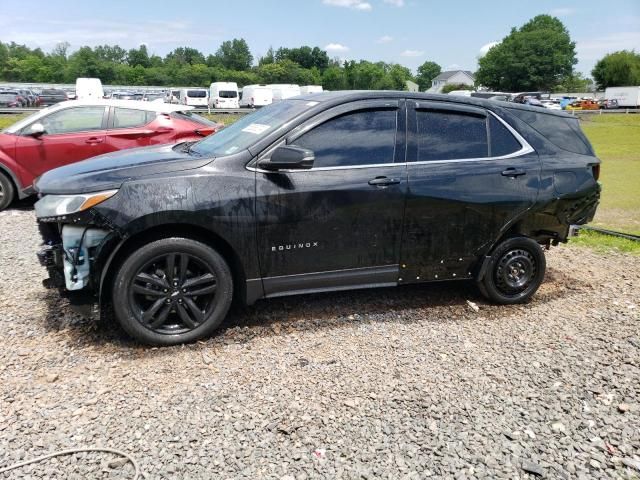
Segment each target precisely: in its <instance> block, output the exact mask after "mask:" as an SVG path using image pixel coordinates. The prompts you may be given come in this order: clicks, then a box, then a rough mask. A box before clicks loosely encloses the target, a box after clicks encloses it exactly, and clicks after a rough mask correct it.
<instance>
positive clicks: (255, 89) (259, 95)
mask: <svg viewBox="0 0 640 480" xmlns="http://www.w3.org/2000/svg"><path fill="white" fill-rule="evenodd" d="M271 102H273V91H272V90H271V89H270V88H269V87H267V86H266V85H247V86H246V87H244V88H243V89H242V96H241V98H240V106H241V107H249V108H255V107H264V106H265V105H269V104H271Z"/></svg>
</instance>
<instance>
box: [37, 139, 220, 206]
mask: <svg viewBox="0 0 640 480" xmlns="http://www.w3.org/2000/svg"><path fill="white" fill-rule="evenodd" d="M184 145H185V144H184V143H181V144H177V145H173V144H172V145H160V146H153V147H144V148H132V149H129V150H121V151H119V152H114V153H108V154H106V155H100V156H97V157H93V158H91V159H89V160H83V161H81V162H77V163H73V164H71V165H66V166H64V167H60V168H56V169H53V170H50V171H48V172H47V173H45V174H43V175H42V176H41V177H40V178H38V179H37V180H36V182H35V184H34V186H35V189H36V191H37V192H39V193H43V194H76V193H88V192H97V191H100V190H113V189H117V188H120V186H121V185H122V184H123V183H124V182H126V181H129V180H136V179H140V178H144V177H150V176H153V175H162V174H164V173H172V172H181V171H184V170H192V169H194V168H200V167H203V166H205V165H206V164H207V163H210V162H211V160H212V159H211V158H210V157H197V156H193V155H190V154H189V153H187V152H186V148H183V146H184Z"/></svg>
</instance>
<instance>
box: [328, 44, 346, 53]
mask: <svg viewBox="0 0 640 480" xmlns="http://www.w3.org/2000/svg"><path fill="white" fill-rule="evenodd" d="M324 49H325V50H326V51H327V52H347V51H348V50H349V47H347V46H345V45H342V44H340V43H330V44H328V45H325V46H324Z"/></svg>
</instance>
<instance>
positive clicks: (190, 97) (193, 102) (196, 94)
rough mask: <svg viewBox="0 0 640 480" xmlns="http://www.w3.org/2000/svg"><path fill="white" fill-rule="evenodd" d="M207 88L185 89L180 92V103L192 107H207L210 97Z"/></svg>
mask: <svg viewBox="0 0 640 480" xmlns="http://www.w3.org/2000/svg"><path fill="white" fill-rule="evenodd" d="M207 93H208V92H207V89H206V88H183V89H181V90H180V96H179V99H178V103H180V104H181V105H189V106H191V107H206V106H207V104H208V95H207Z"/></svg>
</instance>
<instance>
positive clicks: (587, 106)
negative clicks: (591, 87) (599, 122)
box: [565, 100, 600, 110]
mask: <svg viewBox="0 0 640 480" xmlns="http://www.w3.org/2000/svg"><path fill="white" fill-rule="evenodd" d="M599 109H600V105H599V104H598V102H597V101H595V100H576V101H575V102H572V103H570V104H569V105H567V106H566V108H565V110H599Z"/></svg>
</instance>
